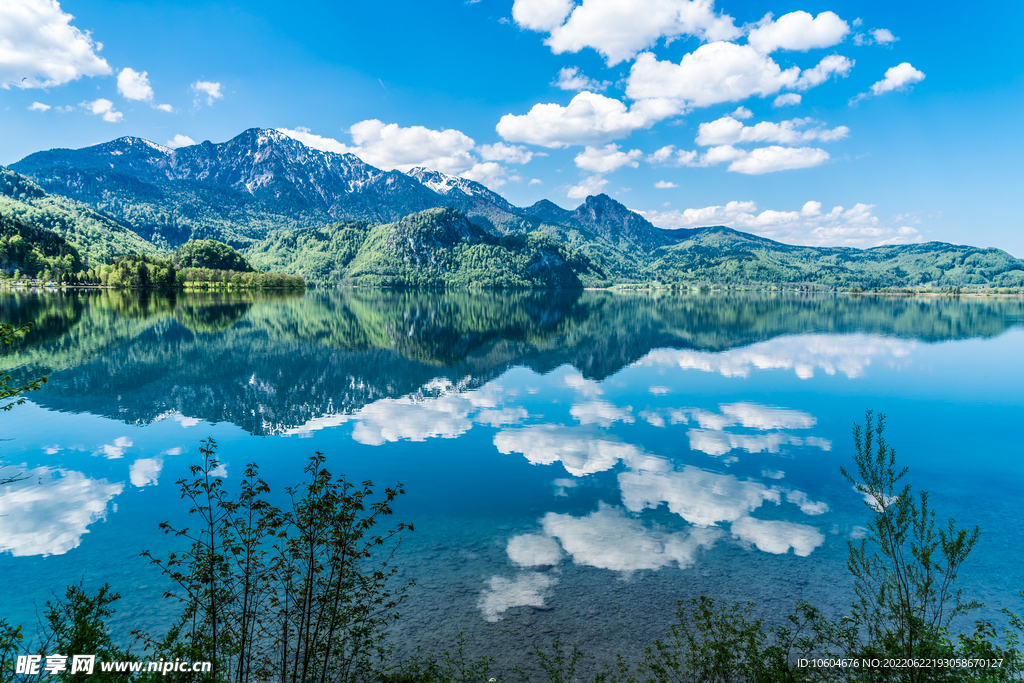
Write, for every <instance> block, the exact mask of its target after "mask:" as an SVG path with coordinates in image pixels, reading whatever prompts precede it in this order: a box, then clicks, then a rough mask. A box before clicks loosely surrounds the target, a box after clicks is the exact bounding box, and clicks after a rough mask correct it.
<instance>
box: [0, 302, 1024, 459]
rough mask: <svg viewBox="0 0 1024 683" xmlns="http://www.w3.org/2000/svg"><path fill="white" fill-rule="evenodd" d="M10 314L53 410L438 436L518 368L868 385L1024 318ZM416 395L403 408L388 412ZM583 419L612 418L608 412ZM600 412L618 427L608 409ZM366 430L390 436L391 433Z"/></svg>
mask: <svg viewBox="0 0 1024 683" xmlns="http://www.w3.org/2000/svg"><path fill="white" fill-rule="evenodd" d="M0 313H2V318H3V319H4V320H8V321H11V322H14V323H17V324H23V323H25V322H33V323H34V325H35V328H34V329H33V331H32V333H31V334H30V335H28V336H27V337H26V338H24V339H22V340H20V341H19V342H17V343H16V344H13V345H12V348H10V349H6V350H5V352H4V354H3V355H0V371H4V372H10V373H11V374H13V375H15V376H16V378H17V377H28V376H36V375H40V374H46V375H49V377H50V384H49V386H48V387H47V388H46V390H45V391H44V392H42V393H40V394H38V395H36V397H35V398H36V399H37V402H38V403H39V404H40V405H43V406H46V407H48V408H52V409H56V410H65V411H72V412H78V411H82V410H86V411H88V412H90V413H92V414H96V415H105V416H109V417H114V418H116V419H120V420H124V421H125V422H128V423H138V424H146V423H149V422H152V421H154V420H157V419H160V418H161V417H165V416H168V415H183V416H187V417H188V418H193V419H202V420H206V421H209V422H220V421H228V422H231V423H234V424H236V425H238V426H239V427H241V428H243V429H244V430H246V431H247V432H249V433H251V434H257V435H268V434H283V433H295V432H308V431H309V430H313V429H316V428H318V427H322V426H324V425H330V424H340V423H342V422H344V421H346V420H347V419H351V418H352V416H354V415H356V414H358V413H360V411H367V410H369V412H371V413H373V414H374V415H376V418H374V416H373V415H370V414H367V413H366V412H363V413H362V415H363V417H364V418H365V419H364V424H367V423H371V422H373V421H374V419H377V420H380V421H387V420H390V418H389V416H388V412H389V411H390V412H396V411H397V412H401V411H405V412H404V413H403V415H404V417H405V418H406V419H409V420H413V421H415V420H414V418H413V416H412V415H410V414H409V411H410V410H414V409H415V410H419V411H424V410H427V411H429V410H433V411H435V412H436V411H437V410H441V411H442V412H444V413H446V414H448V415H452V416H455V417H453V420H452V422H451V423H450V424H449V425H448V426H447V427H440V428H441V429H442V430H443V431H444V430H447V431H446V432H444V433H454V432H459V431H460V430H461V431H464V429H463V427H462V425H463V424H464V422H465V420H466V419H467V415H468V414H469V412H472V411H473V410H475V408H476V407H474V406H462V407H457V408H456V407H453V406H451V405H448V406H441V407H438V406H434V407H430V406H429V404H425V403H422V402H416V401H419V399H424V398H428V397H435V398H437V397H439V396H441V395H442V394H450V393H451V391H452V389H455V390H457V391H459V392H462V391H465V390H469V389H474V388H477V387H481V386H483V385H484V384H485V383H487V382H488V381H490V380H491V379H493V378H495V377H497V376H499V375H501V374H502V373H503V372H505V371H506V370H508V369H509V368H511V367H514V366H517V365H520V366H526V367H529V368H531V369H533V370H534V371H536V372H541V373H543V372H547V371H549V370H551V369H554V368H556V367H558V366H560V365H563V364H569V365H572V366H573V367H574V368H576V369H577V370H578V371H579V373H580V374H581V377H579V378H578V379H577V380H576V381H577V382H578V383H579V385H580V387H581V388H583V389H584V390H585V387H586V386H587V383H588V382H593V381H594V380H602V379H604V378H606V377H608V376H609V375H611V374H614V373H615V372H617V371H619V370H620V369H622V368H623V367H625V366H627V365H629V364H631V363H634V362H641V363H644V364H649V365H670V366H671V365H675V366H679V367H681V368H692V369H697V370H703V371H707V372H718V373H721V374H722V375H725V376H732V377H744V376H747V375H749V374H750V373H751V372H752V371H754V370H761V369H777V368H786V369H792V370H793V372H795V373H796V375H797V376H798V377H801V378H808V377H811V376H813V375H814V372H815V371H822V372H825V373H826V374H833V373H836V372H839V373H842V374H845V375H847V376H849V377H857V376H859V375H860V374H862V373H863V371H864V368H865V367H866V366H867V365H868V364H870V363H871V362H872V361H873V360H879V359H883V360H886V361H898V360H899V359H901V358H903V357H905V356H906V355H907V354H908V353H909V352H910V350H911V349H912V348H913V345H914V344H915V343H918V342H925V343H930V342H938V341H945V340H951V339H966V338H971V337H992V336H996V335H998V334H1001V333H1002V332H1004V331H1006V329H1008V328H1009V327H1010V326H1012V325H1019V324H1021V321H1022V320H1024V302H1021V300H1020V299H1011V300H1005V299H987V298H986V299H969V298H965V299H962V300H961V299H948V298H923V297H922V298H897V297H851V296H843V295H839V296H822V295H818V296H810V295H809V296H798V295H787V294H780V295H765V294H737V295H663V296H658V295H650V294H612V293H606V292H582V293H581V292H542V293H536V292H522V293H467V292H449V293H443V292H412V291H403V290H336V291H327V292H323V291H312V292H308V293H306V294H305V295H302V294H299V295H274V294H201V293H195V294H192V293H177V294H170V295H168V294H163V293H158V292H144V293H135V292H125V291H109V290H107V291H94V292H75V291H69V292H57V293H47V294H32V293H24V292H14V293H12V292H5V293H3V294H0ZM822 335H828V336H822ZM652 390H653V391H657V388H656V387H655V388H653V389H652ZM403 397H404V398H405V403H404V404H403V403H402V402H400V401H399V402H395V403H392V404H388V403H380V401H381V400H382V399H402V398H403ZM463 400H470V401H472V400H473V399H472V397H470V398H466V397H464V398H463ZM413 402H416V403H415V406H413V405H412V403H413ZM371 405H373V406H375V407H374V408H372V409H368V406H371ZM477 407H478V406H477ZM580 410H581V411H586V410H591V411H593V410H598V413H599V412H600V407H599V406H594V405H591V406H589V407H587V406H583V407H581V408H580ZM478 417H480V419H482V420H483V421H487V422H489V423H494V424H506V423H511V422H515V421H517V419H518V418H517V417H516V414H515V413H514V412H513V413H508V414H500V413H495V412H493V411H492V412H489V413H485V414H480V415H478ZM640 417H643V418H645V419H648V420H649V421H650V420H662V421H664V420H666V419H668V420H671V419H672V418H671V416H661V417H658V416H647V415H645V416H640ZM594 419H595V420H597V421H598V422H600V421H604V420H608V419H615V418H614V417H613V416H605V417H601V416H600V415H599V414H597V413H595V417H594ZM581 421H584V422H585V420H581ZM652 423H655V422H652ZM701 426H702V428H703V427H705V425H704V424H702V425H701ZM393 436H396V437H398V438H403V437H402V435H401V434H394V435H393ZM367 438H368V439H371V440H372V439H377V440H380V439H384V440H388V436H386V435H383V434H377V435H370V434H368V435H367ZM404 438H414V436H411V435H410V436H405V437H404ZM692 438H693V437H691V439H692Z"/></svg>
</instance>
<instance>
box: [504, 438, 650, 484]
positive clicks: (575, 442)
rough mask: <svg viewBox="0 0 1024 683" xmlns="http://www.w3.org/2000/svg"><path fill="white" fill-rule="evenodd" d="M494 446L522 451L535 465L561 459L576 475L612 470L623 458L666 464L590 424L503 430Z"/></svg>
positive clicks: (566, 467)
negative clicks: (595, 428)
mask: <svg viewBox="0 0 1024 683" xmlns="http://www.w3.org/2000/svg"><path fill="white" fill-rule="evenodd" d="M494 447H495V448H497V449H498V452H499V453H505V454H508V453H522V454H523V456H524V457H525V458H526V459H527V460H528V461H529V462H530V463H531V464H533V465H552V464H554V463H556V462H561V463H562V466H563V467H565V471H566V472H568V473H569V474H571V475H573V476H574V477H584V476H587V475H588V474H594V473H595V472H604V471H605V470H610V469H611V468H613V467H615V464H616V463H617V462H619V461H620V460H622V461H624V462H627V463H633V464H637V463H640V464H643V465H644V466H646V467H655V468H657V467H663V466H664V463H662V462H661V460H660V459H658V458H654V457H653V456H647V455H645V454H644V453H643V451H641V450H640V449H639V448H637V447H636V446H634V445H632V444H628V443H623V442H621V441H616V440H614V439H613V438H611V437H609V436H608V435H606V434H603V433H601V432H598V431H596V430H594V429H592V428H589V427H565V426H562V425H531V426H529V427H521V428H518V429H503V430H501V431H500V432H498V433H497V434H495V435H494ZM638 466H639V465H638Z"/></svg>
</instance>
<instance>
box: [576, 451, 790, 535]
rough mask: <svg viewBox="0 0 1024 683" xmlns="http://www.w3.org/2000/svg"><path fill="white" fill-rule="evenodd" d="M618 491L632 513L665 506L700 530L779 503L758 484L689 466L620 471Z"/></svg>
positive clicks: (776, 495) (776, 498)
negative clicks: (663, 470)
mask: <svg viewBox="0 0 1024 683" xmlns="http://www.w3.org/2000/svg"><path fill="white" fill-rule="evenodd" d="M619 488H620V489H621V490H622V504H623V505H625V506H626V509H627V510H629V511H631V512H640V511H642V510H644V509H645V508H650V509H652V510H656V509H657V508H658V507H659V506H660V505H661V504H662V503H665V504H666V505H668V509H669V511H670V512H672V513H673V514H676V515H679V516H680V517H682V518H683V519H685V520H686V521H687V522H689V523H690V524H693V525H695V526H700V527H706V526H712V525H714V524H716V523H717V522H731V521H734V520H737V519H739V518H740V517H743V516H744V515H746V514H748V513H750V512H752V511H754V510H756V509H758V508H759V507H761V505H763V504H764V503H775V504H776V505H777V504H778V503H779V502H780V495H779V492H778V491H776V490H775V489H770V488H768V487H767V486H765V485H764V484H762V483H760V482H757V481H752V480H749V479H739V478H738V477H735V476H733V475H731V474H719V473H717V472H709V471H707V470H702V469H700V468H697V467H693V466H691V465H686V466H684V467H683V469H682V470H677V471H674V472H649V471H639V472H635V471H634V472H622V473H620V474H619ZM564 545H565V544H564V543H563V547H564ZM566 550H568V548H566Z"/></svg>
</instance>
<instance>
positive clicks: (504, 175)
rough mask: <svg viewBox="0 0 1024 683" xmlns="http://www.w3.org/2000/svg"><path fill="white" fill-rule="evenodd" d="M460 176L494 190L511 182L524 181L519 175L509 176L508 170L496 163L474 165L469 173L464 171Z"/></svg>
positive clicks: (487, 162)
mask: <svg viewBox="0 0 1024 683" xmlns="http://www.w3.org/2000/svg"><path fill="white" fill-rule="evenodd" d="M460 175H461V176H462V177H463V178H466V179H468V180H474V181H476V182H478V183H482V184H483V185H486V186H487V187H489V188H491V189H492V190H495V189H497V188H499V187H501V186H502V185H504V184H506V183H508V182H509V181H510V180H511V181H514V182H516V181H519V180H522V178H520V177H519V176H518V175H515V174H512V175H509V174H508V169H507V168H505V167H504V166H502V165H501V164H499V163H497V162H495V161H484V162H481V163H476V164H473V167H472V168H470V169H469V170H468V171H463V172H462V173H461V174H460Z"/></svg>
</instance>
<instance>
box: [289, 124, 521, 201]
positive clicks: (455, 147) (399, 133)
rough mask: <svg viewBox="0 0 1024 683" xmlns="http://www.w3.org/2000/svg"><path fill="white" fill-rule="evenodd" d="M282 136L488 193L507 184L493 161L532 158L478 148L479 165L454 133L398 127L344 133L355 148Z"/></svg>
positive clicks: (301, 135) (302, 133) (469, 144)
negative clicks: (476, 185)
mask: <svg viewBox="0 0 1024 683" xmlns="http://www.w3.org/2000/svg"><path fill="white" fill-rule="evenodd" d="M278 130H279V131H280V132H282V133H284V134H285V135H287V136H289V137H291V138H294V139H295V140H298V141H299V142H301V143H303V144H304V145H306V146H307V147H312V148H313V149H319V150H321V151H324V152H335V153H337V154H355V155H356V156H358V157H359V158H360V159H362V160H363V161H365V162H366V163H368V164H372V165H373V166H376V167H378V168H382V169H384V170H386V171H390V170H393V169H398V170H400V171H408V170H409V169H411V168H414V167H416V166H425V167H427V168H430V169H433V170H435V171H441V172H442V173H450V174H454V175H462V176H463V177H465V178H469V179H470V180H476V181H478V182H482V183H484V184H485V185H488V186H491V187H500V186H501V185H503V184H505V182H507V181H508V180H513V179H518V178H513V177H509V176H507V171H506V170H505V169H504V168H502V167H501V166H500V165H498V164H496V163H494V162H495V161H505V162H508V163H517V164H525V163H527V162H528V161H530V159H531V158H532V157H533V153H532V152H529V151H528V150H526V148H524V147H519V146H515V145H505V144H503V143H500V142H499V143H497V144H495V145H483V146H482V147H481V148H480V151H481V156H483V158H484V160H485V163H480V162H479V161H478V160H477V159H476V158H475V157H474V156H473V155H472V153H471V152H472V151H473V149H474V147H475V146H476V143H475V142H474V141H473V139H472V138H471V137H469V136H468V135H466V134H464V133H462V132H460V131H457V130H453V129H447V130H432V129H430V128H425V127H424V126H409V127H408V128H402V127H400V126H399V125H398V124H397V123H388V124H385V123H384V122H382V121H379V120H377V119H368V120H366V121H360V122H359V123H357V124H355V125H353V126H352V127H351V128H349V134H350V135H351V136H352V141H353V142H354V143H355V145H354V146H349V145H346V144H344V143H342V142H339V141H338V140H335V139H334V138H328V137H324V136H321V135H316V134H315V133H311V132H310V131H309V129H308V128H296V129H294V130H290V129H287V128H278Z"/></svg>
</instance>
